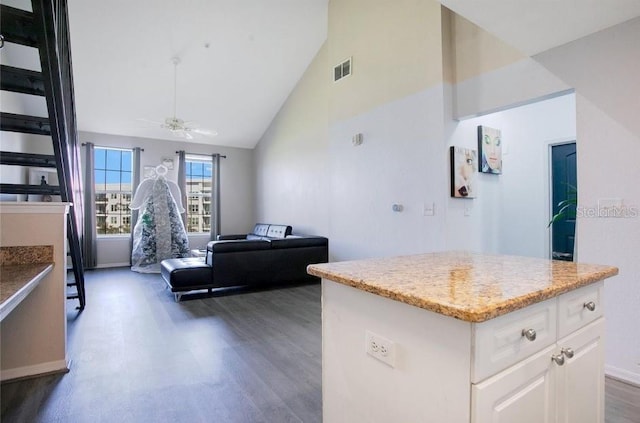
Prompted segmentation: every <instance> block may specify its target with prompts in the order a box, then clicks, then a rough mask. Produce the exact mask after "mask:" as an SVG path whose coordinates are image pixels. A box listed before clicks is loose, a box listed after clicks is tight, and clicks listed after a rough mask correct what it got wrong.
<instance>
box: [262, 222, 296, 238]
mask: <svg viewBox="0 0 640 423" xmlns="http://www.w3.org/2000/svg"><path fill="white" fill-rule="evenodd" d="M291 230H292V228H291V226H289V225H269V230H268V231H267V236H268V237H269V238H275V239H282V238H286V237H287V235H291Z"/></svg>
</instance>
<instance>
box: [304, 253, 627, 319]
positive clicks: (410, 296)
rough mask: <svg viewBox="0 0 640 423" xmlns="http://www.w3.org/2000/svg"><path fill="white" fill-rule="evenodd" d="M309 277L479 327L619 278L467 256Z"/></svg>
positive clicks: (327, 267) (577, 267)
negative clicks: (560, 296)
mask: <svg viewBox="0 0 640 423" xmlns="http://www.w3.org/2000/svg"><path fill="white" fill-rule="evenodd" d="M308 272H309V273H310V274H312V275H315V276H319V277H321V278H324V279H328V280H331V281H334V282H337V283H340V284H344V285H348V286H352V287H354V288H357V289H360V290H363V291H367V292H370V293H373V294H376V295H380V296H382V297H387V298H390V299H393V300H396V301H400V302H404V303H406V304H410V305H413V306H416V307H420V308H423V309H426V310H430V311H433V312H436V313H439V314H442V315H445V316H451V317H454V318H457V319H460V320H464V321H467V322H474V323H479V322H483V321H486V320H489V319H493V318H495V317H498V316H501V315H504V314H507V313H510V312H512V311H515V310H518V309H521V308H524V307H526V306H528V305H531V304H535V303H538V302H541V301H544V300H546V299H549V298H553V297H557V296H559V295H560V294H563V293H565V292H569V291H572V290H574V289H577V288H580V287H582V286H586V285H589V284H592V283H595V282H598V281H600V280H603V279H606V278H608V277H611V276H614V275H617V274H618V269H617V268H615V267H612V266H602V265H593V264H582V263H574V262H565V261H552V260H547V259H540V258H529V257H517V256H502V255H489V254H479V253H465V252H444V253H430V254H420V255H413V256H401V257H389V258H374V259H365V260H357V261H345V262H336V263H326V264H317V265H310V266H309V267H308Z"/></svg>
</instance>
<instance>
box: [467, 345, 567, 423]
mask: <svg viewBox="0 0 640 423" xmlns="http://www.w3.org/2000/svg"><path fill="white" fill-rule="evenodd" d="M554 349H555V345H552V346H550V347H547V348H545V349H544V350H542V351H540V352H539V353H538V354H535V355H533V356H531V357H529V358H527V359H525V360H523V361H521V362H520V363H518V364H515V365H513V366H511V367H509V368H508V369H506V370H504V371H502V372H500V373H498V374H497V375H495V376H492V377H490V378H489V379H487V380H485V381H484V382H482V383H479V384H475V385H472V388H471V422H472V423H489V422H491V423H498V422H500V423H507V422H518V423H552V422H555V412H556V398H555V381H554V378H555V368H554V367H555V366H556V365H555V364H553V362H552V361H551V356H552V354H553V353H554Z"/></svg>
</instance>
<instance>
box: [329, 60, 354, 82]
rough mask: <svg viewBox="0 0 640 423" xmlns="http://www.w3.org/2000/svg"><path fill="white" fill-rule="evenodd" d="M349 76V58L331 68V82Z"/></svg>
mask: <svg viewBox="0 0 640 423" xmlns="http://www.w3.org/2000/svg"><path fill="white" fill-rule="evenodd" d="M349 75H351V57H349V58H348V59H347V60H345V61H344V62H342V63H340V64H339V65H336V66H335V67H334V68H333V82H338V81H339V80H341V79H342V78H346V77H347V76H349Z"/></svg>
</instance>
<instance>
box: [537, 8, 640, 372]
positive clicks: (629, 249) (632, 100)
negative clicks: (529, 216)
mask: <svg viewBox="0 0 640 423" xmlns="http://www.w3.org/2000/svg"><path fill="white" fill-rule="evenodd" d="M638 40H640V18H637V19H634V20H631V21H628V22H626V23H622V24H620V25H617V26H615V27H613V28H610V29H607V30H604V31H601V32H599V33H596V34H594V35H591V36H588V37H585V38H582V39H580V40H577V41H575V42H572V43H569V44H567V45H564V46H562V47H558V48H556V49H553V50H550V51H548V52H544V53H542V54H540V55H537V56H536V57H535V59H536V60H537V61H539V62H540V63H541V64H542V65H544V66H545V67H547V69H549V70H550V71H551V72H553V73H555V74H556V75H558V77H560V78H562V79H563V80H564V81H565V82H566V83H567V84H569V85H571V86H573V87H575V89H576V100H577V132H578V138H579V140H580V141H579V144H578V202H579V206H581V207H585V208H589V209H591V210H594V211H596V210H597V207H598V201H599V200H600V199H607V198H618V199H621V200H622V203H623V204H624V205H625V210H626V211H625V213H626V217H622V218H611V217H600V218H598V217H583V218H581V217H580V216H579V217H578V225H577V244H578V258H579V260H580V261H584V262H594V263H603V264H609V265H614V266H618V267H619V268H620V274H619V276H616V277H614V278H611V279H610V280H608V281H607V282H606V283H605V303H606V316H607V329H606V330H607V339H606V358H605V361H606V372H607V373H609V374H612V375H615V376H618V377H621V378H624V379H627V380H630V381H633V382H635V383H636V384H640V330H639V329H638V322H640V307H638V304H640V261H638V256H639V253H638V252H639V251H640V184H639V183H638V181H640V165H639V164H638V157H640V120H639V119H638V110H640V83H639V81H638V75H640V49H638V45H637V44H638ZM632 210H637V211H638V213H633V212H632Z"/></svg>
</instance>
